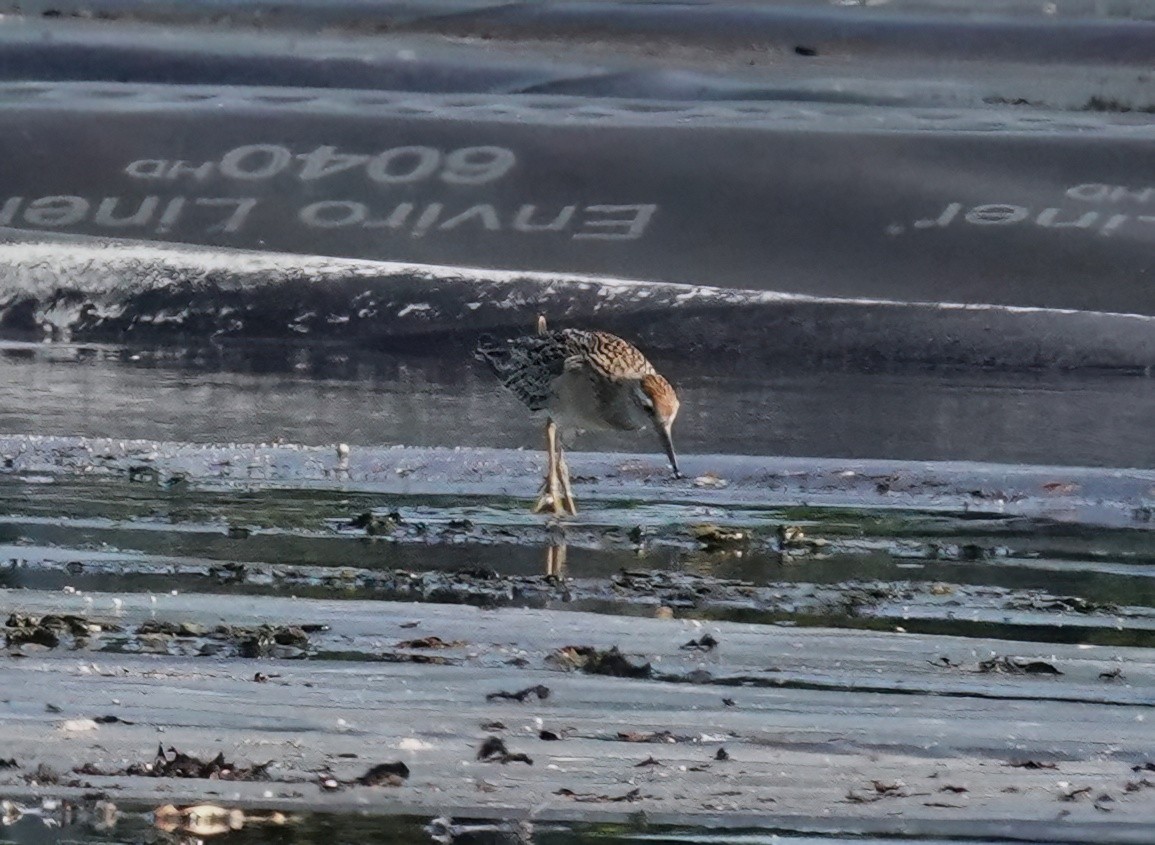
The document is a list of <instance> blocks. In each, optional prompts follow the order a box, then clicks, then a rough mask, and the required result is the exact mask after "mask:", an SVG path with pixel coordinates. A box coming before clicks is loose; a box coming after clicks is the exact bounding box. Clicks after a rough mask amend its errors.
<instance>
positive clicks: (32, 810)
mask: <svg viewBox="0 0 1155 845" xmlns="http://www.w3.org/2000/svg"><path fill="white" fill-rule="evenodd" d="M5 809H6V815H5V817H4V819H3V826H2V827H0V837H2V838H3V841H5V842H11V843H13V845H66V844H67V845H122V843H148V845H154V844H155V845H199V844H200V843H212V845H318V843H342V845H344V843H365V842H390V843H395V845H430V844H431V843H437V845H530V843H534V845H590V843H595V842H596V843H598V845H642V843H645V845H676V844H677V843H680V844H681V845H720V843H728V845H771V844H772V843H773V845H835V843H851V842H863V841H867V840H864V839H862V838H861V837H860V836H859V835H857V834H847V835H843V834H839V833H837V832H831V833H829V834H826V835H815V834H805V833H792V832H790V831H789V830H786V829H783V828H780V827H776V828H773V829H768V830H765V831H757V830H750V829H746V830H741V829H737V830H732V831H731V830H725V829H721V830H719V829H717V828H701V829H695V828H690V827H668V826H667V827H663V826H657V825H652V824H642V825H641V826H638V825H635V824H630V823H618V824H614V823H604V822H603V823H598V824H585V823H581V822H575V823H570V824H565V823H557V822H555V823H542V822H533V821H529V820H524V819H510V820H499V821H483V820H479V821H469V820H458V819H450V818H444V817H441V818H435V819H428V818H418V817H413V816H385V815H367V814H364V813H356V812H348V813H339V814H338V813H317V812H281V811H276V810H268V811H262V810H252V809H245V810H241V809H237V808H230V807H225V806H216V805H208V804H201V805H193V806H183V807H178V806H174V805H171V804H169V805H165V806H161V807H158V808H155V809H145V808H132V807H128V808H118V807H117V806H116V805H114V804H112V803H111V802H109V801H103V800H102V801H97V802H95V803H90V802H83V803H77V804H73V803H71V802H69V801H57V800H53V799H45V801H44V802H43V803H42V804H40V805H35V804H32V805H27V806H26V805H21V804H19V803H18V802H5ZM715 823H716V820H715ZM895 827H896V828H897V829H901V827H902V826H901V824H896V825H895ZM1101 827H1102V826H1101ZM962 841H966V842H969V843H979V845H1004V843H1006V845H1009V840H1003V839H994V838H991V839H986V838H983V839H976V838H973V837H967V838H966V839H965V840H962V839H954V838H935V839H933V840H929V839H918V838H911V837H909V836H905V835H898V836H887V835H878V836H871V837H870V838H869V842H872V843H875V845H947V843H950V842H962ZM1014 841H1020V840H1019V839H1015V840H1014Z"/></svg>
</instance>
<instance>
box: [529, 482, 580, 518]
mask: <svg viewBox="0 0 1155 845" xmlns="http://www.w3.org/2000/svg"><path fill="white" fill-rule="evenodd" d="M543 511H553V514H554V516H566V515H569V516H572V515H574V514H576V513H577V505H576V504H574V500H573V494H572V493H571V492H570V489H569V484H568V483H564V482H562V481H561V480H560V479H558V478H556V477H554V478H546V479H545V480H544V481H542V483H541V489H540V490H538V491H537V501H536V502H534V505H533V512H534V513H542V512H543Z"/></svg>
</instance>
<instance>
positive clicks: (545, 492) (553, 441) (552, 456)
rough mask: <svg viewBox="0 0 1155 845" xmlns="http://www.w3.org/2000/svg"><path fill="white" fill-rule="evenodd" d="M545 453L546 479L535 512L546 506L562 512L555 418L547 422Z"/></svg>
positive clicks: (555, 511) (534, 508) (534, 507)
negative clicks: (558, 480) (558, 479)
mask: <svg viewBox="0 0 1155 845" xmlns="http://www.w3.org/2000/svg"><path fill="white" fill-rule="evenodd" d="M545 453H546V465H545V466H546V469H545V481H544V482H543V483H542V485H541V492H540V493H539V494H538V497H537V504H535V505H534V506H533V512H534V513H541V512H542V511H543V510H545V509H546V508H553V512H554V513H561V512H562V511H561V494H560V491H559V490H558V482H557V425H556V424H555V423H554V421H553V420H549V421H548V422H547V423H546V424H545Z"/></svg>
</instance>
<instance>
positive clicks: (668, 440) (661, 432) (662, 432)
mask: <svg viewBox="0 0 1155 845" xmlns="http://www.w3.org/2000/svg"><path fill="white" fill-rule="evenodd" d="M655 428H657V430H658V437H659V438H661V441H662V448H663V449H665V450H666V455H667V456H668V457H669V459H670V469H672V470H673V471H674V475H675V476H676V477H677V478H681V477H682V473H681V472H680V471H679V470H678V456H677V455H676V454H674V440H673V438H672V437H671V436H670V428H669V426H664V425H661V424H659V425H657V426H655Z"/></svg>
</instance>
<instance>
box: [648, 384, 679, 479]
mask: <svg viewBox="0 0 1155 845" xmlns="http://www.w3.org/2000/svg"><path fill="white" fill-rule="evenodd" d="M637 399H638V401H639V402H640V403H641V406H642V408H643V409H644V410H645V412H646V414H647V416H649V418H650V423H651V424H652V425H653V427H654V431H656V432H657V433H658V438H659V439H660V440H661V441H662V448H664V449H665V450H666V455H667V456H668V457H669V459H670V468H671V469H672V470H673V471H674V475H675V476H676V477H677V478H681V477H682V473H681V472H680V471H679V470H678V456H677V455H675V454H674V440H673V437H672V435H671V433H670V430H671V429H672V428H673V426H674V418H675V417H677V416H678V394H676V393H675V392H674V388H672V387H671V386H670V383H669V382H668V381H666V380H665V379H664V378H662V377H661V376H660V375H658V374H657V373H654V374H651V375H648V376H643V377H642V380H641V382H639V383H638V391H637Z"/></svg>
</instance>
